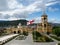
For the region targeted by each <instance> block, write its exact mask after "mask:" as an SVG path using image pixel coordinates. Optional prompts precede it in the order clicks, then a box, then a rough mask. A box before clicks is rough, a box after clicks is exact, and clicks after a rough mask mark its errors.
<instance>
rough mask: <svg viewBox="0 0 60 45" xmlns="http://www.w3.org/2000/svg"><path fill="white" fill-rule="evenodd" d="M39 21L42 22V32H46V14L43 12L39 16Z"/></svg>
mask: <svg viewBox="0 0 60 45" xmlns="http://www.w3.org/2000/svg"><path fill="white" fill-rule="evenodd" d="M41 23H42V32H43V33H46V32H47V27H48V26H47V25H48V19H47V15H46V14H43V15H42V16H41Z"/></svg>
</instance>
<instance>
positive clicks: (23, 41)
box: [5, 34, 57, 45]
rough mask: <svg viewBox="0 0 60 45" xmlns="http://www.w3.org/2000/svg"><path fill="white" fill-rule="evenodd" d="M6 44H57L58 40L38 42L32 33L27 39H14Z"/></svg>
mask: <svg viewBox="0 0 60 45" xmlns="http://www.w3.org/2000/svg"><path fill="white" fill-rule="evenodd" d="M5 45H57V42H55V41H54V42H45V43H43V42H41V43H36V42H33V39H32V34H29V35H28V36H27V38H26V39H25V40H16V39H13V40H12V41H10V42H8V43H6V44H5Z"/></svg>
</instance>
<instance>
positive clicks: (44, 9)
mask: <svg viewBox="0 0 60 45" xmlns="http://www.w3.org/2000/svg"><path fill="white" fill-rule="evenodd" d="M45 4H46V2H45V0H43V1H42V12H43V14H45V13H46V5H45Z"/></svg>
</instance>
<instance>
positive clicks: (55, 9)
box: [48, 7, 59, 12]
mask: <svg viewBox="0 0 60 45" xmlns="http://www.w3.org/2000/svg"><path fill="white" fill-rule="evenodd" d="M48 10H49V11H50V12H55V11H58V10H59V9H58V8H52V7H49V8H48Z"/></svg>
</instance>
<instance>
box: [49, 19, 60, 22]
mask: <svg viewBox="0 0 60 45" xmlns="http://www.w3.org/2000/svg"><path fill="white" fill-rule="evenodd" d="M49 22H51V23H60V21H59V20H57V19H55V18H53V19H50V20H49Z"/></svg>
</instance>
